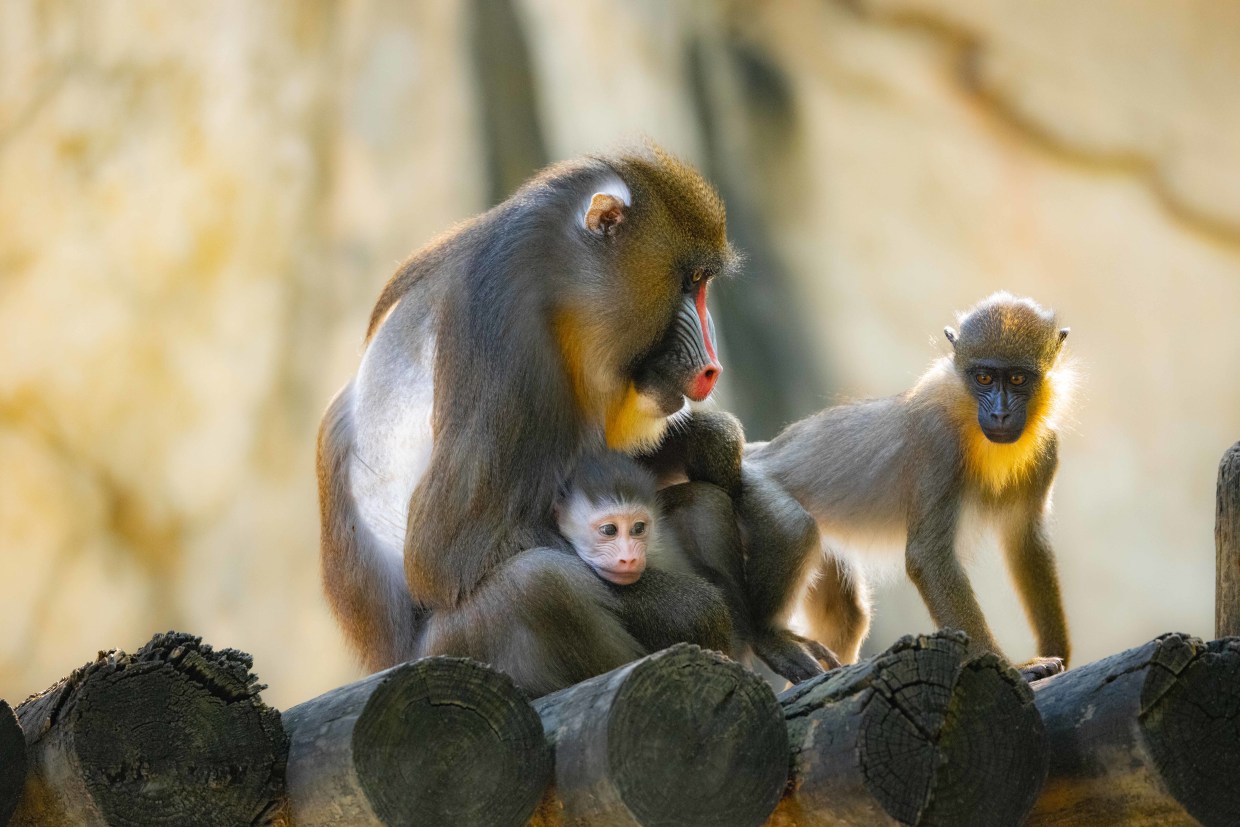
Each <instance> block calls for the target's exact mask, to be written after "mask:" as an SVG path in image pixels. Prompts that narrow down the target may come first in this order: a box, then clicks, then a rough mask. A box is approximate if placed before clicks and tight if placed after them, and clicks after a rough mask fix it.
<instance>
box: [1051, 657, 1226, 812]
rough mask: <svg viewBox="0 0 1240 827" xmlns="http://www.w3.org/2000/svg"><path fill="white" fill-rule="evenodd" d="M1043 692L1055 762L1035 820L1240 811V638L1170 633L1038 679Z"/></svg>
mask: <svg viewBox="0 0 1240 827" xmlns="http://www.w3.org/2000/svg"><path fill="white" fill-rule="evenodd" d="M1034 697H1035V700H1036V703H1037V706H1038V709H1039V710H1040V711H1041V713H1042V718H1043V719H1044V720H1045V721H1046V731H1047V735H1048V737H1049V739H1050V747H1051V762H1050V774H1049V777H1048V778H1047V782H1046V787H1045V788H1044V790H1043V792H1042V796H1041V797H1040V798H1039V799H1038V801H1037V804H1036V805H1035V806H1034V809H1033V813H1032V815H1031V816H1030V819H1029V823H1030V824H1041V825H1048V824H1054V825H1090V827H1102V826H1103V825H1111V824H1113V825H1121V824H1123V825H1130V824H1151V825H1155V824H1156V825H1167V824H1197V823H1200V824H1204V825H1207V827H1210V825H1224V824H1235V823H1236V819H1237V817H1240V784H1237V779H1240V638H1224V639H1223V640H1216V641H1213V642H1211V643H1202V642H1201V641H1200V640H1199V639H1197V638H1194V637H1189V636H1187V635H1181V634H1167V635H1163V636H1161V637H1159V638H1156V639H1154V640H1152V641H1150V642H1149V643H1147V644H1145V645H1144V646H1138V647H1137V648H1135V649H1129V650H1128V651H1127V652H1122V653H1120V654H1118V655H1112V656H1111V657H1109V658H1104V659H1102V660H1100V661H1095V662H1094V663H1090V664H1087V665H1085V666H1079V667H1077V668H1075V669H1072V670H1071V671H1069V672H1065V673H1064V674H1062V675H1057V676H1056V677H1053V678H1050V679H1049V680H1046V681H1042V682H1040V683H1038V684H1035V685H1034ZM1194 819H1195V820H1194Z"/></svg>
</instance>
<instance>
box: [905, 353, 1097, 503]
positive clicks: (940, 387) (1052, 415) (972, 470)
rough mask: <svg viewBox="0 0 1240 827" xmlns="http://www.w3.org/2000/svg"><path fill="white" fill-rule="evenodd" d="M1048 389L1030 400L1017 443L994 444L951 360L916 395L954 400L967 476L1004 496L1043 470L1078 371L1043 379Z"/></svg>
mask: <svg viewBox="0 0 1240 827" xmlns="http://www.w3.org/2000/svg"><path fill="white" fill-rule="evenodd" d="M1043 381H1044V382H1045V385H1044V386H1043V387H1042V388H1041V389H1040V390H1039V391H1038V393H1037V395H1036V396H1035V397H1034V398H1033V399H1031V400H1030V401H1029V409H1028V415H1027V418H1026V422H1025V431H1024V433H1023V434H1021V437H1020V439H1018V440H1017V441H1016V442H1012V443H1008V444H1006V445H1004V444H1000V443H997V442H991V441H990V440H989V439H987V438H986V435H985V434H983V433H982V428H981V426H980V425H978V422H977V400H975V399H974V398H973V396H972V395H971V394H969V393H968V392H967V391H965V390H964V389H963V388H962V387H961V386H960V379H959V377H957V376H956V374H955V372H954V370H953V368H952V367H951V360H950V359H943V360H940V362H939V363H937V364H936V365H935V366H934V367H933V368H932V369H931V370H930V371H928V372H927V374H926V376H925V377H923V379H922V381H921V382H919V383H918V385H917V386H916V387H915V388H914V390H913V392H914V394H919V393H922V394H931V395H932V396H937V397H938V398H939V399H943V398H944V397H943V396H938V395H939V394H946V395H948V397H949V398H950V399H951V403H950V410H951V412H952V418H953V420H954V421H955V424H956V428H957V432H958V433H959V434H960V447H961V451H962V453H963V455H964V471H965V474H966V475H967V477H968V478H969V479H970V480H971V481H972V482H974V483H975V484H976V485H977V486H978V487H979V488H980V489H981V490H982V491H984V492H985V493H987V494H989V495H991V496H998V495H999V494H1002V493H1003V492H1004V491H1006V490H1008V489H1009V488H1011V487H1012V486H1014V485H1018V484H1020V483H1021V482H1023V481H1024V480H1025V479H1026V478H1027V477H1028V476H1029V474H1031V473H1032V472H1033V471H1034V469H1035V468H1036V467H1037V464H1038V461H1039V460H1040V459H1041V458H1042V455H1043V452H1044V451H1045V450H1046V446H1047V444H1048V442H1049V440H1050V438H1051V436H1052V434H1053V433H1054V428H1055V423H1056V420H1057V419H1058V417H1059V416H1060V414H1061V413H1062V411H1063V409H1064V407H1065V406H1066V405H1067V402H1068V399H1069V397H1070V392H1071V386H1072V382H1073V371H1072V369H1071V367H1070V366H1069V365H1066V364H1060V365H1057V366H1056V368H1055V369H1052V370H1051V371H1048V372H1047V374H1046V376H1045V377H1044V378H1043Z"/></svg>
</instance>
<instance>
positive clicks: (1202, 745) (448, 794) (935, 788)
mask: <svg viewBox="0 0 1240 827" xmlns="http://www.w3.org/2000/svg"><path fill="white" fill-rule="evenodd" d="M250 666H251V663H250V660H249V658H248V656H246V655H244V654H242V653H239V652H236V651H233V650H223V651H214V650H212V648H211V647H209V646H206V645H204V644H203V643H202V642H201V641H200V640H199V639H198V638H194V637H190V636H187V635H183V634H176V633H169V634H166V635H158V636H156V637H155V639H153V640H152V641H151V642H150V643H148V644H147V645H146V646H144V647H142V648H141V649H139V650H138V651H137V652H136V653H135V654H133V655H126V654H123V653H119V652H111V653H105V654H101V655H100V656H99V658H98V659H97V660H96V661H95V662H93V663H91V664H88V665H87V666H84V667H83V668H81V669H79V670H77V671H75V672H74V673H73V674H72V675H70V676H69V677H68V678H66V679H64V680H63V681H61V682H60V683H58V684H56V685H55V686H53V687H52V688H51V689H49V690H47V691H46V692H44V693H41V694H39V695H36V696H34V697H32V698H30V699H29V700H27V701H26V702H25V703H23V704H21V705H20V706H19V707H18V708H17V714H16V716H14V714H13V711H12V710H10V709H9V707H8V706H6V705H4V704H3V703H2V702H0V825H3V824H4V823H6V822H7V821H8V820H9V818H10V817H12V822H11V823H12V824H16V825H60V824H195V825H212V824H220V825H236V824H296V825H306V826H308V825H327V824H335V825H341V824H348V825H354V824H359V825H370V824H450V825H506V824H511V825H521V824H533V825H539V826H540V827H542V826H544V825H545V826H546V827H550V826H551V825H562V824H574V825H576V824H580V825H611V824H617V825H620V824H623V825H635V824H676V825H693V824H701V825H752V826H756V825H761V824H770V825H813V824H859V825H881V824H918V825H929V824H942V825H971V824H976V825H1004V824H1013V825H1015V824H1020V823H1022V822H1025V823H1030V824H1089V825H1102V824H1159V825H1163V824H1176V823H1184V824H1193V823H1197V822H1200V823H1202V824H1206V825H1213V824H1234V823H1236V817H1237V816H1236V814H1237V813H1240V785H1238V784H1236V783H1235V779H1236V778H1237V777H1240V639H1236V638H1230V639H1226V640H1219V641H1214V642H1213V643H1203V642H1202V641H1200V640H1197V639H1195V638H1190V637H1186V636H1183V635H1176V634H1172V635H1164V636H1162V637H1160V638H1158V639H1156V640H1153V641H1151V642H1149V643H1147V644H1145V645H1144V646H1140V647H1137V648H1135V649H1132V650H1129V651H1127V652H1124V653H1122V654H1119V655H1116V656H1114V657H1111V658H1107V659H1105V660H1101V661H1098V662H1096V663H1093V664H1090V665H1088V666H1083V667H1080V668H1077V669H1073V670H1071V671H1069V672H1067V673H1065V674H1063V675H1059V676H1056V677H1054V678H1049V679H1047V680H1044V681H1040V682H1038V683H1037V684H1035V685H1034V687H1033V688H1032V689H1031V688H1030V686H1029V685H1028V684H1026V683H1025V682H1024V681H1023V680H1021V678H1020V675H1019V674H1018V673H1017V672H1016V671H1015V670H1014V669H1013V668H1011V667H1010V666H1008V665H1007V664H1005V663H1004V662H1002V661H1001V660H999V659H998V658H996V657H994V656H992V655H986V656H983V657H980V658H973V659H970V658H968V657H967V655H966V640H965V639H964V637H963V636H962V635H960V634H959V633H951V632H940V633H938V634H934V635H926V636H920V637H906V638H903V639H901V640H900V641H899V642H897V643H896V644H895V645H894V646H892V647H891V648H890V649H888V650H887V651H886V652H884V653H883V654H881V655H878V656H877V657H873V658H870V659H868V660H866V661H863V662H861V663H858V664H855V665H853V666H848V667H844V668H842V669H837V670H835V671H833V672H830V673H828V674H826V675H823V676H821V677H819V678H816V679H814V680H811V681H807V682H806V683H803V684H800V685H799V686H796V687H793V688H792V689H789V690H788V691H786V692H784V693H783V694H782V695H779V696H778V697H777V696H776V695H775V694H774V692H772V691H771V689H770V688H769V687H768V686H767V684H766V683H765V682H763V681H762V680H761V679H760V678H758V677H757V676H756V675H754V674H753V673H752V672H749V671H748V670H746V669H744V668H742V667H741V666H739V665H738V664H735V663H733V662H731V661H729V660H727V659H725V658H723V657H721V656H719V655H717V654H714V653H712V652H707V651H703V650H701V649H698V648H697V647H694V646H688V645H680V646H675V647H672V648H671V649H667V650H665V651H663V652H659V653H656V654H654V655H651V656H649V657H647V658H644V659H643V660H640V661H636V662H634V663H631V664H629V665H627V666H625V667H623V668H621V669H618V670H616V671H614V672H611V673H608V674H606V675H601V676H599V677H597V678H594V679H592V680H589V681H585V682H584V683H581V684H578V685H576V686H573V687H570V688H568V689H566V690H564V691H562V692H558V693H555V694H553V695H548V696H546V697H544V698H540V699H538V700H537V701H534V702H533V703H530V702H529V701H528V700H527V699H526V698H525V697H523V696H522V694H521V693H520V692H519V691H518V690H517V689H516V688H515V687H514V686H513V684H512V682H511V681H509V680H508V678H507V677H505V676H504V675H501V674H499V673H497V672H494V671H492V670H490V669H488V668H487V667H485V666H482V665H480V664H477V663H474V662H472V661H467V660H461V659H456V658H428V659H426V660H421V661H416V662H413V663H408V664H405V665H403V666H398V667H395V668H393V669H389V670H387V671H386V672H381V673H379V674H376V675H372V676H370V677H368V678H366V679H364V680H362V681H359V682H357V683H354V684H351V685H349V686H345V687H342V688H340V689H337V690H334V691H332V692H328V693H327V694H325V695H322V696H321V697H318V698H315V699H314V700H311V701H307V702H306V703H304V704H301V705H300V706H296V707H294V708H292V709H289V710H287V711H286V712H284V713H283V714H281V713H279V712H277V711H276V710H274V709H271V708H270V707H268V706H266V705H265V704H264V703H263V702H262V700H261V699H260V697H259V694H258V692H259V690H260V689H261V688H262V687H261V686H259V685H258V684H257V683H256V679H255V677H254V675H253V674H252V673H251V672H250V671H249V670H250Z"/></svg>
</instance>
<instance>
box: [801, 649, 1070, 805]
mask: <svg viewBox="0 0 1240 827" xmlns="http://www.w3.org/2000/svg"><path fill="white" fill-rule="evenodd" d="M967 658H968V653H967V639H966V638H965V637H964V636H963V635H962V634H959V633H946V632H945V633H939V634H935V635H928V636H918V637H905V638H902V639H901V640H900V641H899V642H897V643H896V644H895V645H894V646H893V647H892V648H891V649H889V650H888V651H887V652H885V653H884V654H882V655H879V656H878V657H876V658H873V659H871V660H869V661H865V662H862V663H858V664H855V665H853V666H850V667H845V668H844V669H840V670H836V671H835V672H832V673H828V674H827V675H825V676H823V677H822V678H818V679H815V680H814V681H811V682H809V683H808V684H802V685H801V686H798V687H794V688H793V689H791V690H789V691H788V692H786V693H785V694H784V696H783V697H782V700H783V702H784V708H785V713H786V714H787V716H788V720H789V729H790V732H791V733H792V741H793V750H794V753H793V776H794V778H793V783H792V791H791V793H790V795H789V796H788V798H787V799H786V800H785V802H784V804H783V805H782V806H781V811H782V812H783V816H784V821H785V822H786V823H804V822H813V821H815V820H817V819H819V818H826V817H828V816H830V817H837V816H838V817H843V818H846V819H853V820H861V821H867V822H871V823H879V822H880V821H882V820H885V819H892V820H896V821H899V822H902V823H906V824H952V825H969V824H978V825H999V824H1019V823H1020V821H1021V819H1022V818H1023V817H1024V815H1025V814H1026V813H1027V812H1028V811H1029V809H1030V808H1031V807H1032V806H1033V802H1034V800H1035V799H1036V797H1037V794H1038V791H1039V789H1040V788H1041V786H1042V782H1043V780H1044V779H1045V777H1046V769H1047V752H1046V733H1045V730H1044V728H1043V726H1042V720H1041V717H1040V716H1039V714H1038V712H1037V709H1036V708H1035V706H1034V703H1033V693H1032V692H1031V691H1030V689H1029V687H1028V685H1027V684H1026V683H1025V682H1024V681H1023V680H1021V678H1020V675H1019V673H1017V672H1016V670H1015V669H1013V668H1012V667H1011V666H1009V665H1007V664H1006V663H1005V662H1003V661H1002V660H1000V659H999V658H997V657H995V656H993V655H984V656H982V657H980V658H976V659H973V660H968V659H967Z"/></svg>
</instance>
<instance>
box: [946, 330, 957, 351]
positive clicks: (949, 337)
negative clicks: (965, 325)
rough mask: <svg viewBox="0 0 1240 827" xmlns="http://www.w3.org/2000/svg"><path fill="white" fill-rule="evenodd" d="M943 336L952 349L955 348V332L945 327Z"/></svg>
mask: <svg viewBox="0 0 1240 827" xmlns="http://www.w3.org/2000/svg"><path fill="white" fill-rule="evenodd" d="M943 335H944V336H946V337H947V341H949V342H951V343H952V347H953V348H954V347H955V346H956V331H954V330H952V329H951V328H950V327H945V328H943Z"/></svg>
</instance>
